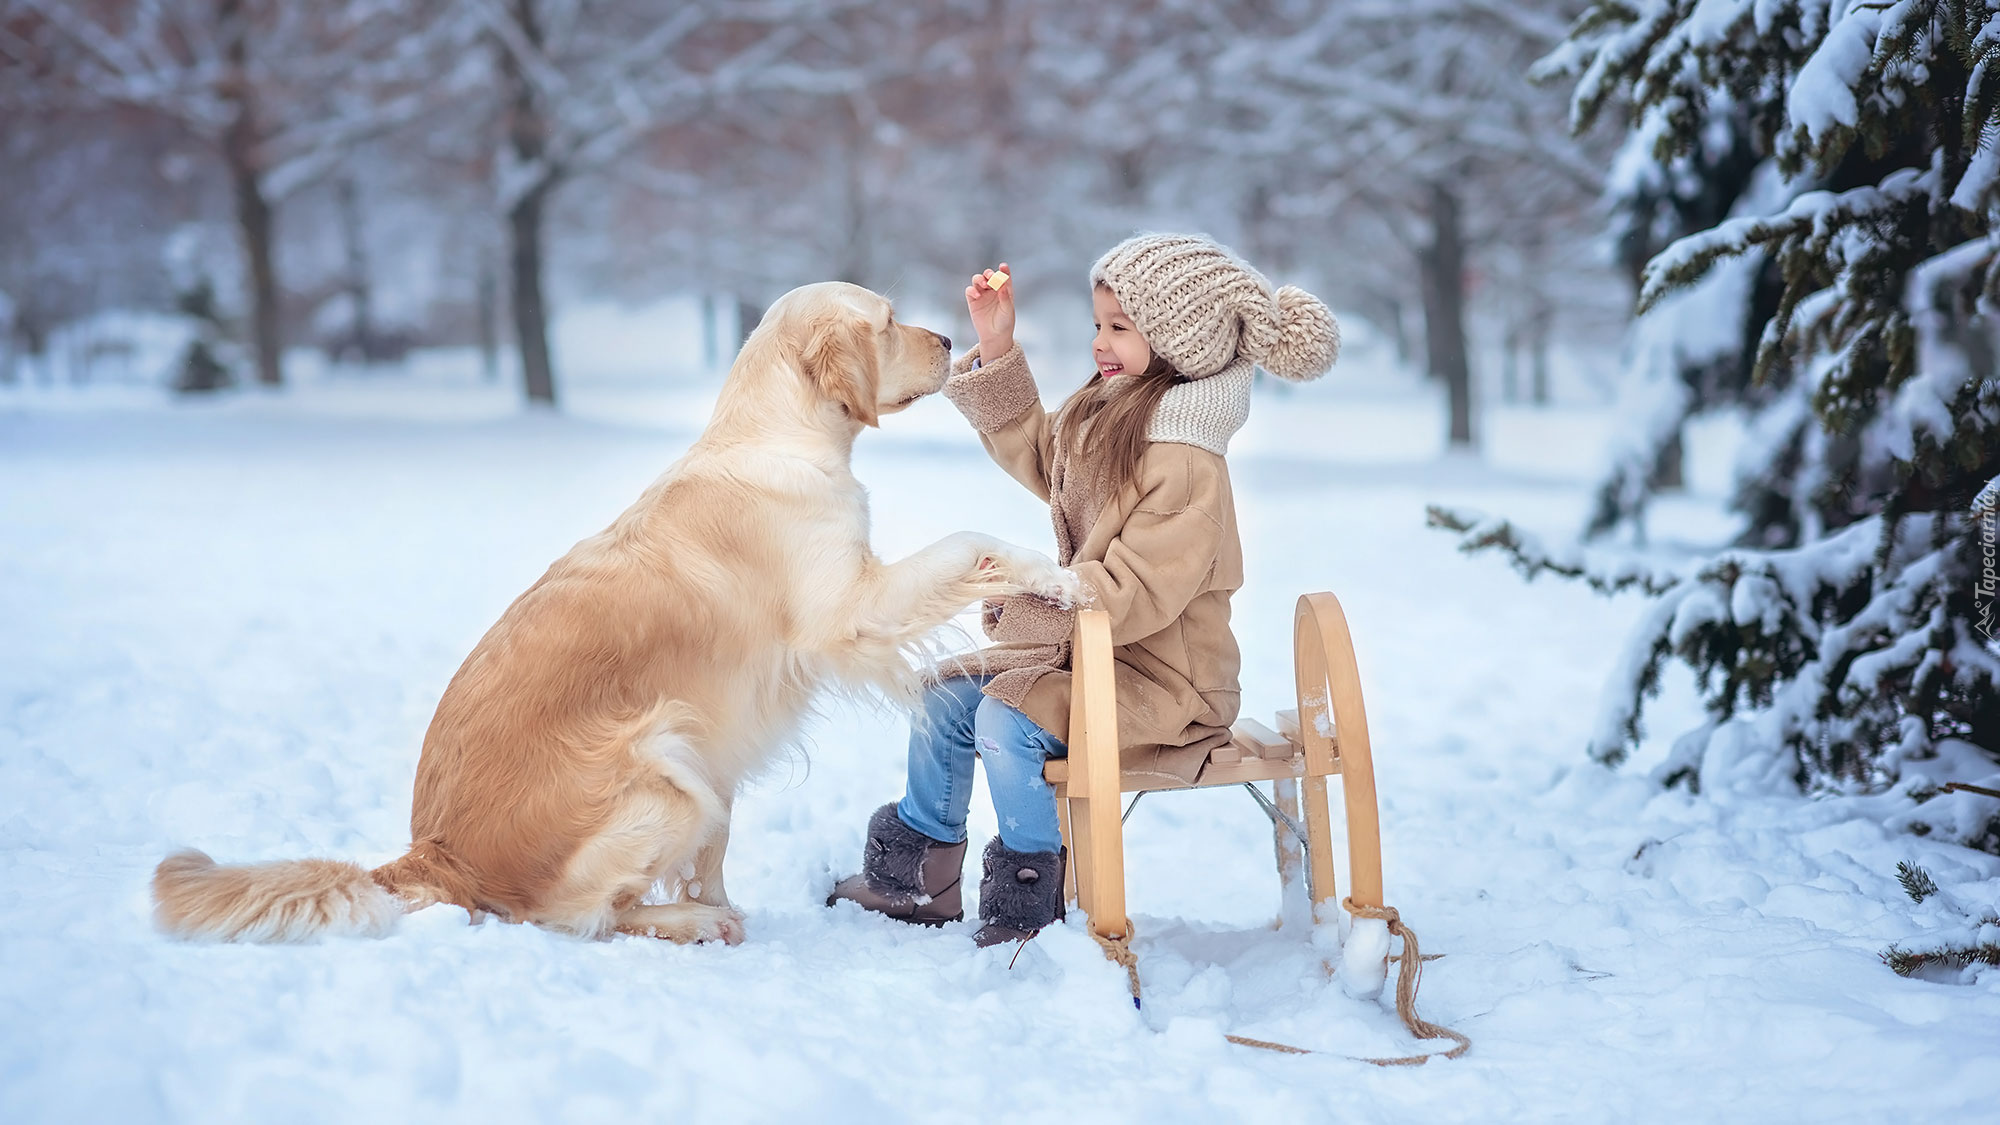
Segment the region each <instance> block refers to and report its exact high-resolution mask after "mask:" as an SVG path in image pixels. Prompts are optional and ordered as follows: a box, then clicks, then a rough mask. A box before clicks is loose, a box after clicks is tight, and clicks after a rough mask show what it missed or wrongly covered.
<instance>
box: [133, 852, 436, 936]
mask: <svg viewBox="0 0 2000 1125" xmlns="http://www.w3.org/2000/svg"><path fill="white" fill-rule="evenodd" d="M405 909H407V905H406V904H405V903H404V901H403V900H402V899H401V898H399V897H398V896H397V895H395V894H393V893H391V891H390V889H389V887H387V886H384V885H383V884H382V883H378V882H377V881H376V880H375V878H374V877H373V876H371V875H370V874H369V873H368V871H367V870H365V869H364V868H362V867H360V866H358V865H356V864H352V863H346V862H343V861H341V860H333V859H292V860H281V861H279V862H276V863H250V864H229V865H225V864H218V863H216V862H215V861H214V860H212V859H210V858H208V856H207V855H205V854H203V853H201V852H198V851H195V850H193V849H189V850H187V851H182V852H175V853H174V854H173V855H170V856H168V857H167V858H165V859H163V860H161V861H160V866H159V867H157V868H155V869H154V871H153V921H154V923H155V924H156V925H158V926H159V927H160V929H161V930H163V931H165V932H166V933H168V934H171V935H173V936H174V937H180V938H198V939H199V938H205V939H208V940H211V941H258V942H272V941H307V940H310V939H312V938H315V937H318V936H320V935H321V934H350V935H354V936H358V937H380V936H382V935H383V934H386V933H388V932H389V930H390V929H391V928H393V927H394V926H395V924H396V919H397V918H398V917H400V916H401V915H402V914H403V912H404V910H405Z"/></svg>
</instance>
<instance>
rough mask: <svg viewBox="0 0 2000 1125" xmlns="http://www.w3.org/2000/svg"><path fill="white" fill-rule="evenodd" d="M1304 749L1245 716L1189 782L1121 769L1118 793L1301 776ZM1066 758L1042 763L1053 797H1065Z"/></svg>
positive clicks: (1304, 762)
mask: <svg viewBox="0 0 2000 1125" xmlns="http://www.w3.org/2000/svg"><path fill="white" fill-rule="evenodd" d="M1305 773H1306V759H1305V753H1304V748H1303V747H1301V746H1300V745H1299V744H1298V743H1296V742H1291V741H1288V740H1286V739H1284V738H1282V737H1280V736H1279V735H1277V734H1275V733H1273V732H1272V730H1271V728H1269V727H1267V726H1265V725H1264V724H1262V723H1260V722H1258V721H1257V720H1255V719H1244V720H1242V721H1240V722H1238V723H1237V724H1236V725H1235V726H1233V727H1231V728H1230V729H1229V741H1228V742H1225V743H1223V744H1222V745H1221V746H1218V747H1216V748H1215V749H1213V750H1210V751H1209V752H1208V761H1207V762H1206V763H1204V764H1203V765H1202V767H1201V772H1200V773H1199V774H1197V775H1195V779H1194V784H1193V785H1189V784H1186V783H1185V782H1183V781H1181V780H1180V779H1179V778H1174V777H1163V776H1161V775H1160V774H1156V773H1140V772H1136V771H1131V770H1127V771H1123V772H1121V773H1120V774H1119V777H1118V790H1119V792H1121V793H1150V792H1154V791H1156V790H1161V789H1205V788H1207V787H1209V786H1211V785H1238V784H1241V783H1243V782H1245V781H1278V780H1282V779H1284V778H1292V777H1304V776H1305ZM1069 776H1070V763H1069V759H1068V758H1050V759H1049V760H1048V761H1047V762H1045V763H1043V765H1042V778H1043V780H1045V781H1047V782H1048V783H1049V784H1050V785H1053V786H1055V789H1056V796H1057V797H1059V798H1060V797H1065V796H1068V789H1069Z"/></svg>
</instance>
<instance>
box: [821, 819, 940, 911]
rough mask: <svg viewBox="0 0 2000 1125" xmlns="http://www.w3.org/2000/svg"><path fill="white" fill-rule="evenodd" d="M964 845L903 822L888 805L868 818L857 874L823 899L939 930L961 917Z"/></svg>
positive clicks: (827, 902) (828, 902)
mask: <svg viewBox="0 0 2000 1125" xmlns="http://www.w3.org/2000/svg"><path fill="white" fill-rule="evenodd" d="M964 878H965V841H963V840H960V841H959V842H958V843H956V844H947V843H944V842H943V841H941V840H933V839H931V838H930V837H929V836H926V835H924V834H923V833H921V832H919V831H917V830H916V829H914V828H911V827H910V826H909V825H907V824H904V823H903V821H902V818H901V817H898V816H897V815H896V805H895V803H894V802H893V801H892V802H890V803H889V804H886V805H883V806H882V807H881V808H879V809H876V810H875V813H874V815H872V816H870V817H869V818H868V842H867V843H866V844H865V845H863V846H862V849H861V874H859V875H849V876H848V877H847V878H845V879H842V880H841V881H840V882H839V884H838V885H836V886H835V887H834V888H833V893H832V894H830V895H828V896H826V904H827V905H828V906H832V905H833V904H834V903H836V902H839V901H840V900H842V899H846V900H848V901H849V902H854V903H858V904H860V906H861V908H862V909H863V910H873V911H874V912H875V913H877V914H887V915H888V916H889V917H891V918H894V919H897V920H898V921H902V922H917V923H920V924H922V925H926V926H942V925H944V924H945V923H946V922H956V921H958V920H959V919H961V918H963V917H965V905H964V902H963V887H962V883H963V881H964Z"/></svg>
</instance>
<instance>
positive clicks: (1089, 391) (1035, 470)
mask: <svg viewBox="0 0 2000 1125" xmlns="http://www.w3.org/2000/svg"><path fill="white" fill-rule="evenodd" d="M1006 268H1007V267H1006V263H1004V262H1003V263H1001V266H1000V269H1001V271H1003V272H1004V271H1005V270H1006ZM993 272H994V271H992V270H987V271H985V272H983V273H981V274H979V275H977V276H975V277H974V278H973V279H972V284H971V285H969V286H967V287H966V290H965V303H966V307H967V309H968V310H969V311H970V312H971V314H972V323H973V326H974V327H975V328H976V329H977V330H978V332H979V345H978V347H976V348H974V349H973V350H972V351H970V352H968V353H966V354H965V355H964V356H962V357H960V358H959V359H958V360H957V361H956V362H955V363H954V364H953V365H952V375H951V378H950V380H949V381H948V382H946V383H945V387H944V393H945V396H946V397H947V398H949V399H951V401H952V403H953V404H954V405H956V406H957V407H958V408H959V410H960V411H961V412H962V413H964V415H965V416H966V418H967V420H969V421H970V422H971V423H972V426H973V428H974V429H975V430H977V431H979V436H980V440H981V441H982V442H983V443H984V444H985V446H986V449H987V452H988V453H990V454H992V456H993V459H994V460H995V461H997V462H999V464H1000V467H1001V468H1003V469H1005V470H1007V472H1008V473H1009V474H1010V475H1011V476H1013V477H1014V479H1016V480H1018V481H1020V482H1021V483H1022V484H1024V485H1026V486H1028V488H1029V489H1031V490H1032V491H1033V492H1034V493H1035V494H1036V495H1037V496H1040V497H1041V498H1042V499H1044V500H1046V501H1048V502H1049V506H1050V510H1051V514H1052V515H1053V517H1054V523H1055V534H1056V557H1057V561H1059V562H1060V563H1062V565H1064V566H1066V567H1069V568H1071V569H1072V570H1074V571H1075V572H1076V575H1077V577H1078V578H1079V579H1080V580H1081V585H1082V587H1083V592H1084V593H1083V598H1084V602H1085V604H1087V605H1090V606H1091V607H1093V608H1099V609H1103V610H1106V611H1108V612H1109V613H1110V615H1111V643H1112V645H1113V646H1114V655H1115V657H1116V662H1117V663H1116V677H1115V678H1116V682H1117V697H1118V732H1119V741H1120V743H1121V744H1122V745H1121V750H1120V756H1121V759H1122V763H1121V764H1122V765H1123V767H1124V768H1125V769H1126V770H1144V771H1147V772H1151V773H1159V774H1165V775H1169V776H1172V777H1177V778H1179V779H1181V780H1182V781H1190V782H1191V781H1193V780H1194V776H1195V774H1196V773H1197V772H1198V771H1199V770H1200V769H1201V765H1202V763H1203V762H1205V761H1206V760H1207V758H1208V752H1209V750H1210V749H1212V748H1213V747H1215V746H1216V745H1218V744H1220V743H1221V742H1223V741H1225V740H1226V739H1227V738H1228V737H1229V725H1230V724H1231V723H1232V722H1234V721H1235V720H1236V709H1237V698H1238V687H1237V679H1236V676H1237V668H1238V660H1237V649H1236V639H1235V637H1234V636H1232V635H1231V634H1230V631H1229V595H1230V593H1231V592H1233V591H1234V590H1235V589H1236V588H1237V587H1238V586H1241V585H1242V584H1243V556H1242V547H1241V545H1240V543H1239V542H1238V540H1237V536H1236V508H1235V503H1234V501H1233V499H1232V498H1231V495H1230V489H1229V467H1228V465H1227V464H1226V463H1225V462H1224V460H1223V455H1224V453H1226V452H1227V451H1228V448H1229V438H1230V436H1231V435H1232V434H1234V433H1235V432H1236V431H1237V430H1238V429H1239V428H1241V427H1242V425H1243V422H1244V419H1246V418H1247V417H1248V416H1249V412H1250V384H1251V377H1252V375H1253V373H1254V371H1255V368H1256V367H1258V366H1262V367H1263V368H1264V369H1265V370H1267V371H1269V372H1270V373H1271V374H1273V375H1276V376H1279V377H1280V378H1284V379H1291V380H1295V381H1305V380H1308V379H1315V378H1318V377H1319V376H1320V375H1322V374H1324V373H1325V372H1326V370H1327V368H1329V367H1331V366H1332V365H1333V361H1334V358H1335V356H1336V355H1337V354H1338V353H1339V349H1340V333H1339V329H1338V327H1337V326H1336V324H1335V323H1334V319H1333V315H1332V314H1331V313H1330V312H1328V311H1327V307H1326V305H1325V304H1323V303H1322V302H1321V301H1319V299H1318V298H1315V297H1313V296H1312V295H1311V294H1308V293H1306V292H1305V291H1304V290H1302V289H1298V288H1295V287H1292V286H1285V287H1283V288H1279V289H1276V290H1273V289H1272V287H1271V283H1270V282H1269V281H1267V280H1265V278H1264V276H1263V275H1262V274H1260V273H1258V272H1257V271H1256V270H1254V269H1251V268H1250V267H1249V266H1248V265H1246V264H1244V262H1243V261H1242V260H1241V259H1239V258H1237V257H1236V256H1235V255H1234V254H1232V253H1231V252H1230V251H1229V250H1227V249H1226V248H1224V247H1222V246H1220V245H1218V244H1216V243H1215V242H1214V241H1213V240H1211V239H1208V238H1206V237H1202V236H1198V235H1166V234H1147V235H1139V236H1137V237H1134V238H1130V239H1127V240H1126V241H1124V242H1121V243H1119V244H1118V245H1117V246H1114V247H1112V248H1111V250H1110V252H1108V253H1106V254H1105V255H1104V256H1103V257H1102V258H1099V259H1098V260H1097V263H1096V264H1095V265H1094V266H1092V267H1091V270H1090V282H1091V305H1092V309H1093V311H1094V312H1095V313H1096V320H1097V336H1096V339H1095V340H1094V341H1093V343H1092V348H1091V351H1092V356H1093V358H1094V359H1095V360H1096V365H1097V367H1096V371H1095V372H1094V373H1093V374H1092V375H1091V377H1090V379H1089V381H1088V382H1086V383H1085V384H1084V385H1083V386H1082V387H1081V388H1079V389H1078V390H1077V391H1076V392H1075V393H1074V394H1072V395H1070V397H1069V399H1068V401H1066V402H1065V403H1063V405H1062V407H1061V409H1059V410H1058V411H1057V412H1056V415H1055V417H1054V418H1053V419H1051V418H1050V417H1049V416H1048V414H1047V413H1045V412H1044V411H1043V409H1042V404H1041V395H1040V393H1039V392H1038V391H1037V389H1036V387H1035V380H1034V377H1033V376H1032V375H1030V374H1029V372H1028V364H1027V360H1026V359H1024V358H1023V357H1022V355H1021V350H1020V348H1019V347H1017V346H1016V345H1015V343H1014V286H1013V285H1012V284H1008V283H1006V282H1004V281H1003V282H1002V284H1001V286H1000V287H999V288H997V289H996V288H995V287H994V286H993V285H992V283H991V279H992V275H993ZM1075 612H1076V611H1075V609H1074V608H1072V607H1066V606H1059V605H1056V604H1055V603H1053V602H1049V601H1046V600H1044V599H1040V598H1036V597H1033V596H1030V595H1016V596H1013V597H1009V598H1005V599H1000V600H999V601H998V602H997V603H989V605H988V607H987V612H986V614H985V615H984V618H985V620H984V624H985V627H986V633H987V636H988V637H989V638H991V639H992V640H994V641H996V642H998V643H997V644H995V645H993V646H991V647H989V648H986V649H983V650H981V651H980V652H978V653H976V654H974V655H973V656H971V657H969V658H967V659H966V660H965V661H964V665H963V667H954V668H951V669H949V670H940V674H941V675H946V674H948V675H951V676H953V677H954V678H948V679H943V680H941V681H939V682H937V683H936V684H934V685H933V686H932V687H931V688H930V689H929V691H928V693H927V694H926V696H925V700H924V711H925V719H924V721H923V722H921V723H918V724H915V726H914V729H912V731H911V733H910V766H909V781H908V787H907V790H906V792H905V794H904V796H903V799H902V800H901V801H900V802H897V803H894V804H888V805H884V806H882V807H881V808H879V809H877V810H875V813H874V815H873V816H872V817H871V818H870V819H869V822H868V842H867V846H866V848H865V849H864V851H863V854H862V865H861V873H860V874H859V875H855V876H852V877H850V878H848V879H845V880H843V881H842V882H841V883H840V884H839V885H838V886H837V887H835V888H834V892H833V895H832V896H831V897H830V898H828V900H827V904H828V905H832V904H833V903H834V902H836V901H839V900H840V899H850V900H852V901H854V902H857V903H859V904H860V905H861V906H863V907H864V908H866V909H869V910H875V911H879V912H881V913H883V914H887V915H889V916H891V917H894V918H900V919H903V920H906V921H911V922H922V923H927V924H931V925H938V924H942V923H944V922H948V921H955V920H957V919H958V918H961V917H963V910H962V908H961V905H960V886H959V881H960V878H961V875H962V872H963V867H964V859H965V848H966V843H965V816H966V810H967V807H968V805H969V804H970V802H971V797H972V761H973V757H974V755H975V753H976V754H977V755H978V756H979V757H980V758H981V759H982V760H984V761H985V763H986V781H987V787H988V788H989V789H990V790H991V791H992V794H993V805H994V810H995V811H996V812H997V813H998V814H999V818H1000V834H999V836H997V837H995V838H994V839H993V840H991V841H990V842H988V844H987V846H986V854H985V863H984V876H983V878H982V880H981V882H980V887H979V917H980V920H981V921H982V922H983V923H984V925H982V926H981V927H980V929H979V932H978V933H977V934H976V935H975V938H974V940H975V941H977V943H978V944H980V945H982V946H986V945H994V944H997V943H999V942H1003V941H1010V940H1019V939H1025V938H1028V937H1031V936H1033V935H1034V933H1035V932H1036V931H1038V930H1040V929H1041V928H1042V927H1043V926H1046V925H1048V924H1049V923H1050V922H1052V921H1054V920H1055V919H1056V918H1058V917H1061V915H1062V885H1063V865H1064V862H1065V858H1066V857H1065V852H1064V849H1063V847H1062V838H1061V833H1060V831H1059V830H1058V828H1057V822H1056V808H1055V797H1054V794H1053V793H1052V792H1051V791H1050V789H1049V786H1048V784H1047V783H1046V782H1045V781H1044V780H1043V779H1042V764H1043V762H1044V760H1045V759H1047V758H1048V757H1049V756H1051V755H1054V756H1063V755H1065V754H1067V753H1068V750H1067V747H1065V745H1064V743H1063V740H1064V738H1065V737H1066V736H1067V734H1068V728H1069V689H1070V675H1069V657H1070V652H1069V649H1070V638H1071V634H1072V631H1073V628H1074V622H1075ZM967 671H970V672H971V673H972V674H971V675H966V674H965V673H966V672H967Z"/></svg>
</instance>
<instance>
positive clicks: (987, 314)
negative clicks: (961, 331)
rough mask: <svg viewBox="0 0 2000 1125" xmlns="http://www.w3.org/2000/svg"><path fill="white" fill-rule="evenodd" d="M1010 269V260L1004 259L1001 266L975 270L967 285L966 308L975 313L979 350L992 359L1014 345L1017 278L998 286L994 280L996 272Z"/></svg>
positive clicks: (973, 316)
mask: <svg viewBox="0 0 2000 1125" xmlns="http://www.w3.org/2000/svg"><path fill="white" fill-rule="evenodd" d="M1007 272H1008V270H1007V263H1005V262H1001V263H1000V267H999V268H998V269H991V270H982V271H980V272H979V273H976V274H973V275H972V284H970V285H968V286H966V287H965V311H966V312H968V313H971V314H972V329H973V331H974V332H977V333H978V334H979V354H980V356H981V358H983V359H986V360H987V361H989V362H990V361H992V360H995V359H998V358H1000V357H1001V356H1002V355H1005V354H1006V353H1007V352H1008V351H1009V350H1011V349H1012V348H1013V347H1014V282H1013V281H1012V279H1011V278H1007V279H1002V280H1001V281H1000V284H999V286H998V287H995V285H994V284H993V282H994V280H995V276H996V275H1001V274H1006V273H1007Z"/></svg>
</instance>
